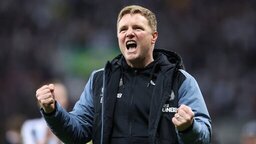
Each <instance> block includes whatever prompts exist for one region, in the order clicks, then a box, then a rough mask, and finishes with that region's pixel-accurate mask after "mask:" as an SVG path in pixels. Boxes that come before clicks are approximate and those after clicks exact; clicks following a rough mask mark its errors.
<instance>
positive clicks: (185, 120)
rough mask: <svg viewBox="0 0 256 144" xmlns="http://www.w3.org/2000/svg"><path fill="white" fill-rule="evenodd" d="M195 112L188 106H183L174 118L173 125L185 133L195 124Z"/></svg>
mask: <svg viewBox="0 0 256 144" xmlns="http://www.w3.org/2000/svg"><path fill="white" fill-rule="evenodd" d="M193 120H194V112H193V111H192V110H191V108H190V107H188V106H186V105H183V104H182V105H181V106H180V107H179V108H178V110H177V113H176V114H175V115H174V117H173V118H172V122H173V124H174V125H175V126H176V128H177V129H178V131H184V130H186V129H187V128H189V127H190V126H191V125H192V124H193Z"/></svg>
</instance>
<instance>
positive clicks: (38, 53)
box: [0, 0, 256, 143]
mask: <svg viewBox="0 0 256 144" xmlns="http://www.w3.org/2000/svg"><path fill="white" fill-rule="evenodd" d="M127 4H140V5H143V6H146V7H148V8H149V9H151V10H152V11H154V12H155V13H156V15H157V18H158V32H159V40H158V42H157V45H156V47H157V48H162V49H169V50H173V51H176V52H177V53H179V54H180V55H181V56H182V57H183V61H184V63H185V67H186V69H187V71H189V72H190V73H191V74H192V75H193V76H195V77H196V79H197V80H198V83H199V85H200V87H201V89H202V92H203V95H204V97H205V101H206V104H207V105H208V108H209V112H210V114H211V117H212V119H213V125H215V121H221V120H223V119H225V120H226V119H229V120H236V119H238V118H240V119H241V118H242V119H243V120H244V121H246V120H250V119H255V117H254V115H255V113H256V88H255V84H256V75H255V73H256V62H255V61H256V41H255V37H256V9H255V7H256V1H254V0H247V1H243V0H214V1H193V0H160V1H145V0H136V1H135V0H121V1H114V0H110V1H100V0H93V1H91V0H72V1H68V0H44V1H41V0H1V1H0V47H1V48H0V73H1V75H0V91H1V97H0V105H1V111H0V112H1V117H0V121H1V123H0V143H2V140H3V137H4V135H5V131H4V130H5V129H7V128H8V126H9V125H10V124H9V123H15V124H18V123H21V121H22V120H25V119H27V118H34V117H40V113H39V111H38V106H37V104H36V101H35V90H36V89H37V88H38V87H39V86H41V85H42V84H43V83H45V82H47V81H49V80H52V79H59V80H61V81H62V82H63V83H64V84H66V85H67V87H68V90H69V95H70V99H71V106H72V102H75V101H76V100H77V99H78V97H79V96H80V93H81V92H82V89H83V86H84V84H85V83H86V80H87V78H88V76H89V73H90V72H91V70H93V69H94V68H95V67H92V65H94V61H93V60H89V59H88V57H87V59H86V56H87V55H86V54H87V53H90V55H93V56H92V57H96V58H97V59H100V58H102V59H101V61H102V63H99V64H98V65H97V66H100V67H103V66H104V62H105V61H106V60H107V59H106V58H103V57H101V56H99V55H102V54H106V53H108V54H109V55H111V56H112V55H114V54H115V53H116V51H118V46H117V39H116V18H117V14H118V12H119V10H120V9H121V8H122V7H123V6H124V5H127ZM113 53H114V54H113ZM87 66H88V67H89V66H90V69H89V70H88V69H87ZM85 69H87V72H86V71H84V70H85ZM15 116H16V117H17V116H18V117H19V118H18V120H20V122H15V120H14V117H15ZM16 120H17V119H16ZM5 122H6V123H5ZM7 122H8V125H7ZM227 123H228V122H227ZM12 126H13V125H12ZM15 126H16V125H15ZM15 128H17V129H18V128H19V126H16V127H15Z"/></svg>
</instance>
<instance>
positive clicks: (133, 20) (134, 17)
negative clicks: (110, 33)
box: [118, 13, 148, 26]
mask: <svg viewBox="0 0 256 144" xmlns="http://www.w3.org/2000/svg"><path fill="white" fill-rule="evenodd" d="M127 24H137V25H140V24H148V20H147V19H146V17H145V16H143V15H141V14H140V13H136V14H125V15H124V16H123V17H122V18H121V19H120V21H119V22H118V26H123V25H127Z"/></svg>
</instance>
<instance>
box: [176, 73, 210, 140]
mask: <svg viewBox="0 0 256 144" xmlns="http://www.w3.org/2000/svg"><path fill="white" fill-rule="evenodd" d="M180 71H181V73H182V74H183V75H184V76H185V80H184V81H183V83H182V84H181V86H180V88H179V91H178V99H179V102H178V104H179V105H181V104H185V105H187V106H189V107H191V109H192V110H193V112H194V114H195V117H194V123H193V125H192V127H191V128H190V129H189V130H186V131H185V132H178V137H179V140H180V143H184V144H209V143H210V142H211V133H212V127H211V118H210V115H209V113H208V110H207V107H206V104H205V101H204V98H203V95H202V93H201V91H200V88H199V86H198V84H197V82H196V80H195V79H194V78H193V77H192V76H191V75H190V74H189V73H187V72H186V71H184V70H180Z"/></svg>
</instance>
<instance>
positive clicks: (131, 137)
mask: <svg viewBox="0 0 256 144" xmlns="http://www.w3.org/2000/svg"><path fill="white" fill-rule="evenodd" d="M117 37H118V43H119V47H120V51H121V53H122V54H121V55H119V56H117V57H116V58H115V59H113V60H112V61H111V62H108V63H107V64H106V66H105V68H104V69H100V70H97V71H94V72H93V73H92V74H91V77H90V79H89V81H88V82H87V84H86V86H85V89H84V91H83V93H82V94H81V97H80V99H79V101H78V102H77V103H76V104H75V106H74V109H73V110H72V111H71V112H70V113H68V112H66V111H65V110H64V109H63V108H61V107H60V105H59V104H58V103H57V102H56V101H55V99H54V95H53V92H54V86H53V85H52V84H50V85H44V86H42V87H41V88H39V89H38V90H37V92H36V97H37V99H38V101H39V103H40V104H41V111H42V114H43V116H44V118H45V119H46V121H47V123H48V125H49V126H50V128H51V129H52V131H53V132H54V133H55V134H56V135H57V136H58V137H59V138H60V139H62V140H63V142H65V143H76V144H77V143H85V142H88V141H89V140H91V139H92V141H93V143H95V144H135V143H136V144H178V143H181V144H182V143H185V144H193V143H195V144H199V143H203V144H206V143H210V138H211V120H210V116H209V114H208V111H207V108H206V105H205V102H204V99H203V96H202V94H201V92H200V89H199V87H198V84H197V82H196V81H195V79H194V78H193V77H192V76H191V75H190V74H188V73H187V72H185V71H184V70H182V62H181V58H180V57H179V56H178V55H176V54H175V53H173V52H169V51H165V50H159V49H155V50H154V46H155V43H156V40H157V37H158V33H157V21H156V18H155V15H154V14H153V13H152V12H151V11H150V10H148V9H146V8H144V7H141V6H136V5H132V6H127V7H125V8H123V9H122V10H121V11H120V13H119V16H118V19H117Z"/></svg>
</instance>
